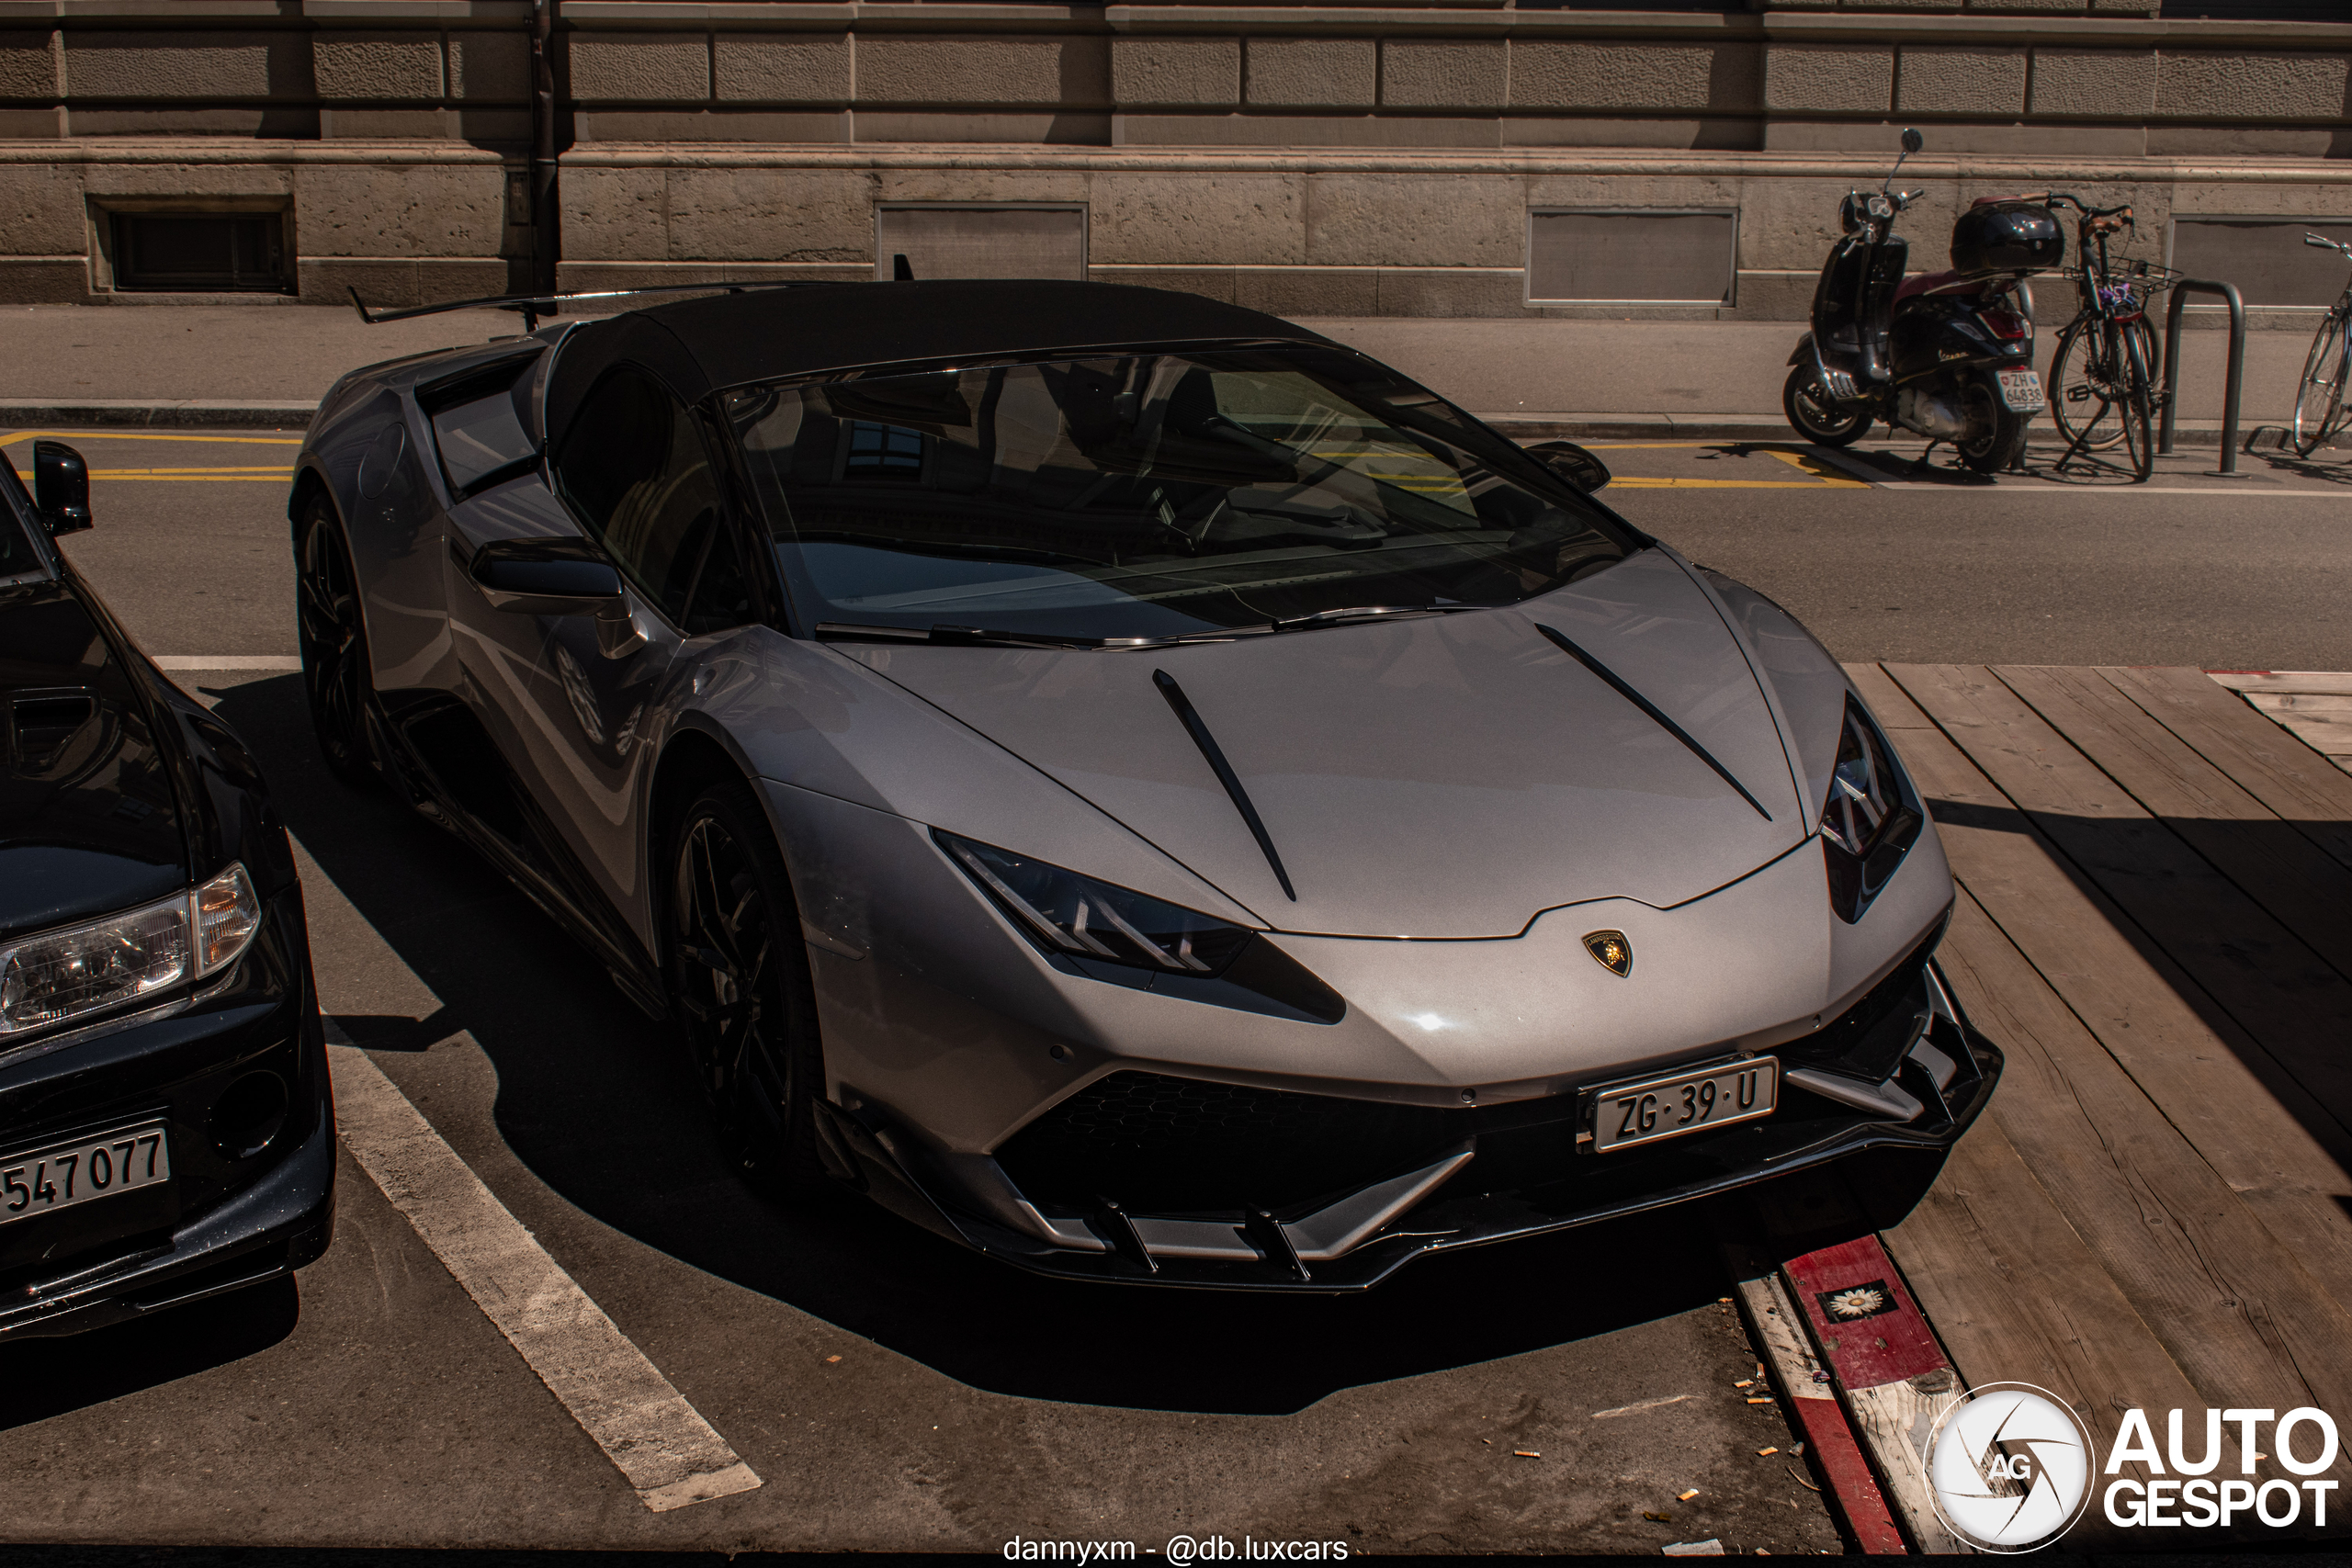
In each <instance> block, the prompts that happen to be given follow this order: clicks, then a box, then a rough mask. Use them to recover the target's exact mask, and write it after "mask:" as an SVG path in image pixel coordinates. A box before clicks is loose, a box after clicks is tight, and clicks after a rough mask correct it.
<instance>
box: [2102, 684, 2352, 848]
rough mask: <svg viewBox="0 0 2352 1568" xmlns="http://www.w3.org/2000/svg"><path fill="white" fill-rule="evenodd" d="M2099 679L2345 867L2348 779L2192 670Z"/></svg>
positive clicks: (2351, 830)
mask: <svg viewBox="0 0 2352 1568" xmlns="http://www.w3.org/2000/svg"><path fill="white" fill-rule="evenodd" d="M2099 674H2100V675H2101V676H2102V677H2104V678H2105V679H2106V681H2107V682H2108V683H2109V684H2110V685H2112V686H2113V687H2115V689H2116V690H2117V691H2120V692H2121V693H2122V694H2124V695H2125V696H2127V697H2130V698H2131V700H2132V701H2133V702H2134V703H2137V704H2138V705H2140V706H2141V707H2142V708H2143V709H2145V710H2146V711H2147V713H2148V714H2149V715H2150V716H2153V717H2154V718H2155V719H2156V720H2157V721H2158V722H2159V723H2161V724H2162V725H2163V726H2164V727H2165V728H2167V729H2169V730H2171V731H2172V732H2173V733H2174V734H2175V735H2177V736H2178V737H2180V739H2183V740H2185V741H2187V742H2188V744H2189V745H2191V746H2193V747H2195V748H2196V749H2197V751H2198V753H2199V755H2201V756H2202V757H2204V759H2205V760H2206V761H2209V762H2211V763H2212V764H2213V765H2214V766H2215V767H2217V768H2219V769H2221V770H2222V772H2223V773H2227V774H2229V775H2230V777H2231V778H2232V779H2233V780H2235V781H2236V783H2237V784H2239V785H2240V787H2242V788H2244V789H2245V791H2246V793H2248V794H2249V795H2253V796H2254V797H2255V798H2256V800H2259V801H2260V802H2262V804H2263V805H2265V806H2267V807H2269V808H2270V809H2271V810H2273V811H2275V812H2277V813H2278V815H2279V817H2280V818H2283V819H2285V820H2287V821H2289V822H2292V823H2293V824H2295V828H2296V830H2297V831H2299V832H2301V834H2302V835H2303V837H2305V838H2307V839H2309V840H2312V842H2313V843H2315V844H2317V845H2318V846H2319V847H2320V848H2321V849H2324V850H2325V851H2326V852H2328V853H2329V854H2330V855H2332V856H2334V857H2335V859H2336V860H2338V861H2340V862H2342V863H2344V864H2346V865H2352V778H2346V776H2345V775H2344V774H2343V773H2341V772H2340V771H2339V770H2337V769H2336V768H2335V767H2333V766H2331V765H2329V764H2328V762H2327V761H2325V759H2324V758H2323V757H2321V756H2320V755H2318V754H2317V753H2315V752H2314V751H2312V749H2311V748H2310V747H2308V746H2305V745H2304V744H2302V743H2301V741H2299V740H2297V739H2295V738H2294V737H2293V736H2291V735H2289V734H2288V733H2287V732H2285V731H2284V730H2282V729H2280V728H2278V726H2277V725H2275V724H2273V723H2271V722H2270V721H2269V720H2268V719H2267V718H2265V717H2263V716H2262V715H2260V714H2258V713H2256V712H2255V710H2254V709H2252V708H2250V707H2248V706H2247V705H2245V702H2244V700H2243V699H2241V698H2239V697H2236V696H2233V695H2232V694H2230V693H2228V692H2225V691H2223V690H2222V688H2220V687H2219V686H2216V685H2215V684H2214V683H2213V682H2211V681H2210V680H2208V679H2207V678H2206V677H2205V676H2203V675H2201V674H2199V673H2198V672H2197V671H2193V670H2124V669H2103V670H2101V671H2099Z"/></svg>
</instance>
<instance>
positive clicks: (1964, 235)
mask: <svg viewBox="0 0 2352 1568" xmlns="http://www.w3.org/2000/svg"><path fill="white" fill-rule="evenodd" d="M2065 257H2066V236H2065V232H2064V231H2063V230H2061V229H2060V228H2059V227H2058V220H2057V219H2055V218H2053V217H2052V216H2051V214H2050V209H2048V208H2046V207H2039V206H2036V205H2035V204H2034V203H2032V202H2030V201H1979V202H1977V203H1976V204H1975V205H1974V206H1973V207H1970V208H1969V209H1966V210H1965V211H1963V212H1962V213H1961V215H1960V218H1959V220H1957V221H1956V222H1954V223H1953V224H1952V226H1951V265H1953V266H1954V267H1957V268H1958V269H1959V270H1960V271H1962V272H2035V271H2039V270H2041V269H2042V268H2044V267H2053V266H2056V265H2058V264H2059V263H2060V262H2062V261H2064V259H2065Z"/></svg>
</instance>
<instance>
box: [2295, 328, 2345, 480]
mask: <svg viewBox="0 0 2352 1568" xmlns="http://www.w3.org/2000/svg"><path fill="white" fill-rule="evenodd" d="M2345 359H2346V342H2345V337H2344V312H2343V311H2342V310H2330V311H2329V312H2328V313H2327V320H2325V321H2322V322H2321V323H2320V324H2319V331H2318V332H2317V333H2314V334H2313V335H2312V351H2311V353H2310V354H2309V355H2306V356H2305V357H2304V359H2303V384H2302V385H2301V387H2300V388H2298V389H2296V391H2295V427H2294V431H2293V438H2294V443H2295V456H2297V457H2310V456H2311V455H2312V453H2313V452H2316V451H2318V450H2319V448H2320V444H2321V443H2322V442H2324V441H2325V440H2326V439H2327V438H2328V437H2329V436H2330V435H2332V434H2335V431H2336V429H2337V427H2338V426H2340V425H2341V424H2342V423H2344V370H2345Z"/></svg>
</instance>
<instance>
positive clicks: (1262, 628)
mask: <svg viewBox="0 0 2352 1568" xmlns="http://www.w3.org/2000/svg"><path fill="white" fill-rule="evenodd" d="M1499 607H1500V606H1498V605H1494V604H1353V605H1349V606H1346V607H1344V608H1341V609H1337V610H1318V611H1317V612H1316V613H1315V614H1313V615H1294V616H1292V617H1290V618H1289V619H1287V620H1280V621H1259V622H1256V623H1254V624H1252V625H1250V626H1212V627H1206V628H1204V629H1203V630H1200V631H1196V632H1175V633H1172V634H1170V636H1167V637H1057V636H1055V635H1054V634H1053V633H1051V632H1000V631H990V630H989V628H987V627H986V626H947V625H944V624H943V625H937V626H865V625H861V624H859V623H856V622H854V621H819V622H818V623H817V626H816V629H815V636H816V637H817V640H818V641H820V642H906V643H922V644H925V645H927V646H930V647H933V648H1075V649H1088V650H1091V651H1099V652H1106V653H1125V652H1129V651H1133V650H1136V649H1151V648H1179V647H1182V645H1184V644H1185V643H1192V642H1231V641H1233V640H1234V639H1235V638H1237V637H1264V636H1266V635H1267V634H1269V633H1271V632H1295V631H1306V630H1308V629H1310V628H1312V627H1315V626H1345V625H1347V624H1348V623H1349V622H1351V621H1358V620H1381V619H1384V618H1385V617H1387V616H1390V615H1452V614H1453V612H1455V611H1457V610H1492V609H1497V608H1499Z"/></svg>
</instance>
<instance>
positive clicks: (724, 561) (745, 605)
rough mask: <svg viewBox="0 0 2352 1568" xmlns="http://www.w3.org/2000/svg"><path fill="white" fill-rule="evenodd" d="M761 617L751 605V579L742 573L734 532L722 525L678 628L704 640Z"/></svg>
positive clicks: (739, 551) (716, 529)
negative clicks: (716, 633) (713, 634)
mask: <svg viewBox="0 0 2352 1568" xmlns="http://www.w3.org/2000/svg"><path fill="white" fill-rule="evenodd" d="M759 616H760V612H759V606H758V605H756V604H753V603H752V583H751V579H750V577H749V575H748V574H747V573H745V571H744V570H743V552H742V551H741V549H739V548H738V547H736V544H735V531H734V530H733V529H731V528H729V527H727V526H725V525H720V526H719V527H718V528H715V529H713V530H712V532H711V536H710V554H709V556H708V557H707V558H705V560H704V561H703V563H702V575H701V576H699V577H697V578H695V592H694V597H693V598H692V599H691V600H689V601H687V604H686V614H685V618H684V620H682V621H680V622H679V623H678V624H679V625H680V626H684V627H685V628H686V635H687V636H688V637H701V636H703V635H705V634H706V633H709V632H723V631H725V630H727V629H728V628H729V627H730V626H742V625H744V624H745V623H746V622H750V621H755V620H757V619H759Z"/></svg>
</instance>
